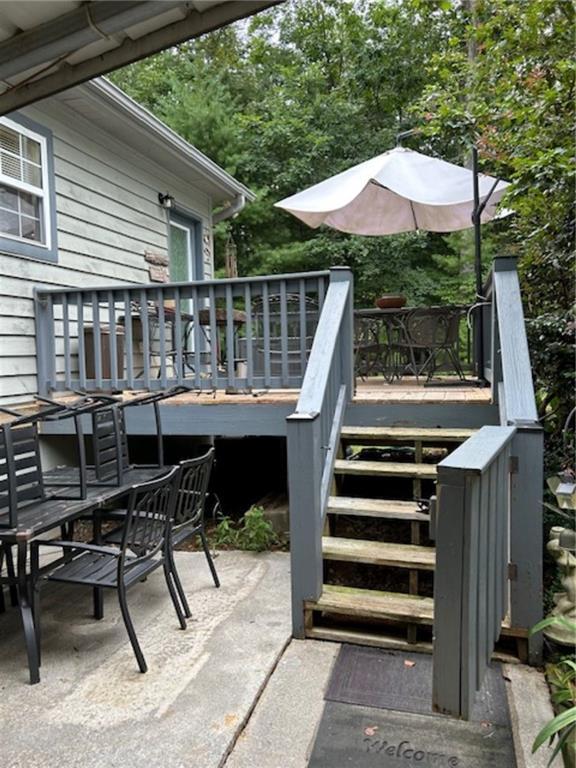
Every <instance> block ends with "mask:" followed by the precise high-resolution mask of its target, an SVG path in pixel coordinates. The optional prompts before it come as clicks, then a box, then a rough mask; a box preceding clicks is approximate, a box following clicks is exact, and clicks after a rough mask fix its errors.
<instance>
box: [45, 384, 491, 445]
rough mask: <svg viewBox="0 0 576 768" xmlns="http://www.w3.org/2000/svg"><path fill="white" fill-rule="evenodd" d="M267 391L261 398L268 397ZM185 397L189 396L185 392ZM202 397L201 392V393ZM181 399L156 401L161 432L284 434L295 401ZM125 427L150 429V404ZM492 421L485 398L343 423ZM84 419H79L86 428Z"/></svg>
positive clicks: (392, 408)
mask: <svg viewBox="0 0 576 768" xmlns="http://www.w3.org/2000/svg"><path fill="white" fill-rule="evenodd" d="M272 396H273V395H272V393H269V394H268V395H267V396H266V398H267V400H270V399H271V397H272ZM187 397H189V396H187ZM203 397H206V396H205V395H204V396H203ZM240 397H241V398H242V401H239V402H238V403H231V402H227V403H218V402H217V401H214V402H210V403H204V404H202V403H197V404H196V403H185V404H178V403H177V402H174V403H172V404H166V405H162V406H161V413H162V429H163V432H164V434H165V435H166V436H194V435H216V436H221V437H285V436H286V418H287V417H288V416H290V414H291V413H294V410H295V407H296V401H295V400H294V401H292V400H291V399H287V398H285V399H284V400H279V402H277V403H271V402H265V403H264V402H258V398H256V397H255V398H253V402H248V403H247V402H245V400H246V397H245V396H243V395H239V398H240ZM126 419H127V429H128V432H129V434H132V435H153V434H155V428H154V419H153V415H152V412H151V409H148V408H128V409H127V412H126ZM497 421H498V411H497V408H496V406H493V405H489V404H486V403H480V404H478V403H450V402H445V403H442V404H439V403H410V404H406V405H386V404H378V403H374V404H366V403H352V404H351V405H349V406H348V408H347V409H346V416H345V423H346V424H347V425H349V426H355V427H361V426H420V427H466V428H470V429H473V428H477V427H482V426H484V425H485V424H495V423H497ZM91 429H92V427H91V422H90V419H86V420H85V422H84V430H85V433H86V434H90V433H91ZM42 432H43V434H47V435H48V434H50V435H57V434H62V435H66V434H72V432H73V425H72V424H71V423H69V422H68V421H58V422H47V423H45V424H44V425H43V426H42Z"/></svg>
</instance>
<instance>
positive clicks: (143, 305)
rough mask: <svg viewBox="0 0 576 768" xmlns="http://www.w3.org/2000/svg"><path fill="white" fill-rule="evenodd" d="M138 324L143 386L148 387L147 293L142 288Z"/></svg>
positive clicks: (149, 352)
mask: <svg viewBox="0 0 576 768" xmlns="http://www.w3.org/2000/svg"><path fill="white" fill-rule="evenodd" d="M140 324H141V326H142V356H143V359H142V369H143V370H142V374H143V379H144V387H145V388H146V389H150V366H151V363H152V361H151V351H150V346H151V345H150V323H149V318H148V293H147V292H146V291H144V290H141V291H140Z"/></svg>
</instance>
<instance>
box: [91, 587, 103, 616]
mask: <svg viewBox="0 0 576 768" xmlns="http://www.w3.org/2000/svg"><path fill="white" fill-rule="evenodd" d="M92 602H93V605H94V618H95V619H97V620H98V621H99V620H100V619H103V618H104V590H103V589H102V588H101V587H94V588H93V590H92Z"/></svg>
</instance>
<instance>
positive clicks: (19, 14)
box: [0, 0, 283, 115]
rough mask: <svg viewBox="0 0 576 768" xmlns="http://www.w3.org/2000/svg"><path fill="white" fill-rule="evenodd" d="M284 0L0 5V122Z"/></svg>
mask: <svg viewBox="0 0 576 768" xmlns="http://www.w3.org/2000/svg"><path fill="white" fill-rule="evenodd" d="M279 2H283V0H188V1H187V2H185V1H184V0H134V1H132V0H91V1H90V2H80V0H3V2H2V3H1V4H0V89H1V88H3V89H4V91H3V92H2V93H0V115H4V114H7V113H9V112H13V111H14V110H16V109H20V108H21V107H24V106H27V105H29V104H32V103H34V102H36V101H40V100H41V99H45V98H47V97H48V96H53V95H54V94H56V93H60V92H61V91H64V90H66V89H68V88H71V87H73V86H75V85H79V84H80V83H84V82H86V81H87V80H91V79H93V78H95V77H98V76H99V75H102V74H106V73H107V72H111V71H112V70H114V69H118V68H120V67H123V66H125V65H127V64H131V63H132V62H134V61H139V60H140V59H144V58H146V57H147V56H151V55H152V54H154V53H158V52H159V51H162V50H164V49H165V48H170V47H171V46H173V45H177V44H179V43H183V42H185V41H186V40H190V39H192V38H195V37H199V36H200V35H203V34H206V33H207V32H211V31H212V30H215V29H219V28H220V27H223V26H226V25H227V24H231V23H232V22H234V21H238V20H239V19H243V18H246V17H248V16H251V15H253V14H255V13H258V12H259V11H262V10H264V9H266V8H269V7H271V6H273V5H276V4H278V3H279Z"/></svg>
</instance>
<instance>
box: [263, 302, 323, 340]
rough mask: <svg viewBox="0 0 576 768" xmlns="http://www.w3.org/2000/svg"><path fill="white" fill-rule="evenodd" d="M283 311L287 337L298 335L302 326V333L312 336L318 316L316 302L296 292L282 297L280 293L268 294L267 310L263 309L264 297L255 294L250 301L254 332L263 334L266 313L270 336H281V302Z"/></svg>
mask: <svg viewBox="0 0 576 768" xmlns="http://www.w3.org/2000/svg"><path fill="white" fill-rule="evenodd" d="M283 301H284V311H285V321H284V322H285V323H286V329H287V335H288V336H289V337H299V336H300V335H301V333H302V325H303V326H304V335H305V336H306V337H308V336H314V334H315V332H316V326H317V325H318V320H319V317H320V311H319V308H318V302H317V301H315V300H314V299H313V298H312V297H311V296H302V297H301V296H300V294H298V293H287V294H286V295H285V296H284V297H282V295H281V294H278V293H273V294H269V295H268V297H267V300H266V307H267V311H266V313H265V310H264V298H263V297H262V296H257V297H256V298H255V299H254V300H253V302H252V312H253V315H254V323H255V327H254V334H255V335H256V336H262V335H263V334H264V330H263V327H262V326H263V324H264V315H265V314H267V315H268V322H269V328H270V336H271V338H280V337H281V336H282V323H283V319H282V318H283V314H282V313H283V307H282V304H283Z"/></svg>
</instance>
